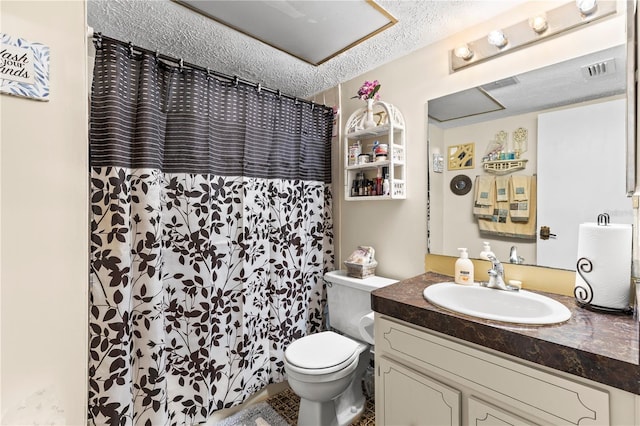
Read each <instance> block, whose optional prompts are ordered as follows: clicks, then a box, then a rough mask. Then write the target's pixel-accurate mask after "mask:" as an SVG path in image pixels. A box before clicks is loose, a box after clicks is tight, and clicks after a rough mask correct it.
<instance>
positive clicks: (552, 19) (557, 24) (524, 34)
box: [449, 0, 619, 72]
mask: <svg viewBox="0 0 640 426" xmlns="http://www.w3.org/2000/svg"><path fill="white" fill-rule="evenodd" d="M617 3H619V2H617V1H603V2H600V3H598V2H597V0H571V1H570V2H568V3H565V4H564V5H562V6H559V7H557V8H555V9H551V10H548V11H545V12H541V13H538V14H536V15H533V16H531V18H529V19H527V20H524V21H521V22H518V23H517V24H514V25H511V26H509V27H502V29H500V30H495V31H492V32H491V33H489V34H488V35H487V36H486V37H482V38H479V39H477V40H475V41H471V42H467V43H465V44H462V45H460V46H458V47H455V48H453V49H451V50H450V51H449V57H450V60H451V62H450V63H451V72H456V71H459V70H460V69H462V68H464V67H468V66H470V65H473V64H477V63H480V62H483V61H486V60H488V59H491V58H493V57H496V56H498V55H503V54H506V53H508V52H511V51H513V50H517V49H520V48H523V47H525V46H529V45H531V44H533V43H537V42H539V41H542V40H545V39H547V38H548V37H552V36H556V35H559V34H562V33H564V32H567V31H570V30H573V29H575V28H576V27H579V26H581V25H587V24H589V23H591V22H593V21H596V20H599V19H602V18H605V17H607V16H612V15H615V14H616V12H617ZM506 34H508V35H509V36H508V37H507V35H506ZM496 48H497V49H496Z"/></svg>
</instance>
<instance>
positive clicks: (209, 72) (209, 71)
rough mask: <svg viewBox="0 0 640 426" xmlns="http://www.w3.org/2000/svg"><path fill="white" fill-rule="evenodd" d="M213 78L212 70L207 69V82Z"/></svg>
mask: <svg viewBox="0 0 640 426" xmlns="http://www.w3.org/2000/svg"><path fill="white" fill-rule="evenodd" d="M210 78H211V70H210V69H209V67H207V80H208V79H210Z"/></svg>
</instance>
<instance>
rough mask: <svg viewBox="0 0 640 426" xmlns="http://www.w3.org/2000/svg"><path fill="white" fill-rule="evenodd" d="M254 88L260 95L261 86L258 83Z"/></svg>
mask: <svg viewBox="0 0 640 426" xmlns="http://www.w3.org/2000/svg"><path fill="white" fill-rule="evenodd" d="M256 88H257V89H258V93H260V91H261V90H262V84H260V83H258V85H257V86H256Z"/></svg>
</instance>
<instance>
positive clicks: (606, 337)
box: [371, 272, 640, 395]
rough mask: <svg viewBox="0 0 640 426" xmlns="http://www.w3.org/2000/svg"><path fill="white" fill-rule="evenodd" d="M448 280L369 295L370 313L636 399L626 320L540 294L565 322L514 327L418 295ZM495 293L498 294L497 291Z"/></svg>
mask: <svg viewBox="0 0 640 426" xmlns="http://www.w3.org/2000/svg"><path fill="white" fill-rule="evenodd" d="M443 281H452V279H451V277H448V276H446V275H440V274H436V273H432V272H427V273H425V274H422V275H418V276H416V277H413V278H409V279H406V280H403V281H400V282H398V283H396V284H392V285H389V286H387V287H382V288H379V289H376V290H374V291H373V293H372V295H371V304H372V307H373V310H374V311H375V312H377V313H380V314H384V315H387V316H390V317H393V318H397V319H399V320H402V321H405V322H408V323H410V324H414V325H417V326H420V327H424V328H427V329H429V330H434V331H437V332H440V333H443V334H447V335H449V336H452V337H456V338H458V339H462V340H466V341H468V342H471V343H475V344H478V345H480V346H484V347H486V348H490V349H493V350H496V351H499V352H503V353H505V354H509V355H513V356H516V357H518V358H521V359H524V360H527V361H531V362H534V363H536V364H539V365H544V366H546V367H550V368H553V369H556V370H560V371H564V372H567V373H570V374H574V375H576V376H579V377H584V378H586V379H590V380H593V381H595V382H599V383H603V384H606V385H609V386H613V387H615V388H618V389H622V390H624V391H627V392H632V393H634V394H637V395H640V365H639V346H638V331H639V326H638V323H637V322H636V321H634V319H633V318H632V317H631V316H628V315H627V316H624V315H612V314H603V313H595V312H592V311H589V310H586V309H583V308H580V307H579V306H577V305H576V303H575V300H574V298H573V297H568V296H561V295H556V294H551V293H541V292H536V293H541V294H544V295H545V296H548V297H550V298H552V299H555V300H557V301H559V302H560V303H562V304H563V305H565V306H566V307H567V308H569V310H570V311H571V319H569V320H568V321H567V322H564V323H561V324H554V325H545V326H528V325H514V324H508V323H503V322H498V321H490V320H483V319H480V318H475V317H471V316H467V315H463V314H458V313H455V312H451V311H448V310H445V309H442V308H439V307H437V306H436V305H433V304H431V303H429V302H427V301H426V300H425V298H424V297H423V295H422V292H423V290H424V289H425V288H426V287H427V286H429V285H431V284H435V283H438V282H443ZM496 291H500V290H496Z"/></svg>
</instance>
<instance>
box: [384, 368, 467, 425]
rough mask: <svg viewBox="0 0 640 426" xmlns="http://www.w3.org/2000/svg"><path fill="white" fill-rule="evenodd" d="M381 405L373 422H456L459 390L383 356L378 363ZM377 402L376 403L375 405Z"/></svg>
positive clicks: (447, 423) (433, 423) (458, 418)
mask: <svg viewBox="0 0 640 426" xmlns="http://www.w3.org/2000/svg"><path fill="white" fill-rule="evenodd" d="M378 364H379V365H378V374H379V377H378V380H379V381H380V386H379V388H378V389H379V390H376V392H380V391H381V392H382V394H383V395H381V396H382V398H380V399H378V400H379V401H382V402H383V403H382V406H380V407H378V406H376V424H378V425H383V426H384V425H388V426H397V425H403V426H418V425H420V426H429V425H433V426H457V425H460V399H461V393H460V392H459V391H458V390H456V389H453V388H451V387H449V386H446V385H444V384H442V383H440V382H437V381H435V380H433V379H431V378H429V377H427V376H424V375H422V374H418V373H417V372H415V371H412V370H409V369H407V368H405V367H403V366H402V365H400V364H397V363H395V362H393V361H390V360H388V359H385V358H380V359H379V363H378ZM376 405H378V404H376Z"/></svg>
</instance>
